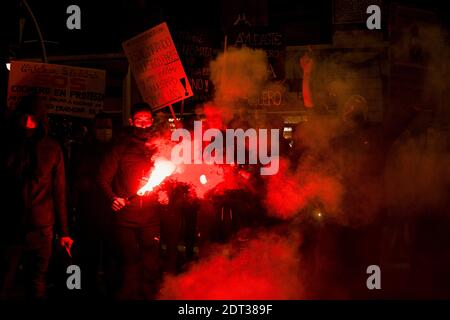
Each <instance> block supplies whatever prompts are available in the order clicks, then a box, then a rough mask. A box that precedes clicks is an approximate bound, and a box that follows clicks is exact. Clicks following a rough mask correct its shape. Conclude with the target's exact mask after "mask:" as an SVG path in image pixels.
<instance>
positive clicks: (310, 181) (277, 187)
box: [265, 159, 343, 219]
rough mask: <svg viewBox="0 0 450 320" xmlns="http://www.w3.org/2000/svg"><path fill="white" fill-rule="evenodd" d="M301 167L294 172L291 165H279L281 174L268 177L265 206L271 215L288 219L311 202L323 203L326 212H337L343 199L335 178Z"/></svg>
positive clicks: (282, 162) (282, 160) (281, 163)
mask: <svg viewBox="0 0 450 320" xmlns="http://www.w3.org/2000/svg"><path fill="white" fill-rule="evenodd" d="M311 170H312V169H311V168H304V167H300V168H299V169H297V170H296V172H295V171H292V170H291V169H290V168H289V162H288V161H287V160H285V159H281V161H280V170H279V172H278V174H276V175H273V176H268V177H267V195H266V198H265V205H266V207H267V209H268V211H269V214H271V215H274V216H276V217H279V218H283V219H289V218H291V217H293V216H294V215H296V214H297V213H299V211H301V210H302V209H303V208H305V207H306V206H307V205H308V204H309V203H310V202H311V201H320V202H321V203H322V204H323V205H324V207H325V209H326V210H327V212H331V213H334V212H337V211H338V209H339V205H340V200H341V196H342V191H343V190H342V186H341V184H340V183H339V181H338V180H337V179H336V178H335V177H332V176H327V175H325V174H324V173H321V172H314V171H311Z"/></svg>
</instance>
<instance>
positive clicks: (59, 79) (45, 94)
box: [8, 61, 105, 118]
mask: <svg viewBox="0 0 450 320" xmlns="http://www.w3.org/2000/svg"><path fill="white" fill-rule="evenodd" d="M32 93H36V94H38V95H39V96H40V98H41V101H42V102H43V103H45V104H46V106H47V108H48V111H49V112H50V113H54V114H64V115H71V116H78V117H85V118H93V117H94V116H95V114H96V113H98V112H99V111H100V110H102V108H103V99H104V96H105V71H103V70H96V69H89V68H79V67H68V66H62V65H56V64H47V63H36V62H26V61H13V62H12V63H11V72H10V73H9V81H8V107H10V108H14V107H15V106H16V105H17V103H18V102H19V101H20V99H21V98H22V97H23V96H25V95H29V94H32Z"/></svg>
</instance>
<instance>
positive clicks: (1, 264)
mask: <svg viewBox="0 0 450 320" xmlns="http://www.w3.org/2000/svg"><path fill="white" fill-rule="evenodd" d="M52 242H53V228H52V227H46V228H40V229H37V230H33V231H30V232H27V233H26V235H25V241H24V243H21V244H7V243H3V244H1V247H0V298H1V299H12V298H15V297H16V294H17V293H18V294H19V296H20V290H18V288H17V286H16V284H17V271H18V269H19V266H20V264H21V263H22V262H23V265H24V271H25V273H24V274H25V294H26V296H28V297H31V298H37V299H42V298H45V297H46V287H47V286H46V276H47V271H48V265H49V261H50V257H51V255H52Z"/></svg>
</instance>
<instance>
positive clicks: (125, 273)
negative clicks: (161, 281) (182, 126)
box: [98, 103, 160, 300]
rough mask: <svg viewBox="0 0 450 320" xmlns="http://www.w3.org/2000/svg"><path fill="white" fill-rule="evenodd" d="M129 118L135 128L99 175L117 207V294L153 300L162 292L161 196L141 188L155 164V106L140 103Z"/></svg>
mask: <svg viewBox="0 0 450 320" xmlns="http://www.w3.org/2000/svg"><path fill="white" fill-rule="evenodd" d="M129 122H130V126H131V128H130V129H131V131H130V132H129V133H128V134H127V135H125V136H124V137H122V138H121V139H120V141H119V142H118V143H117V144H116V145H115V146H113V147H112V149H111V151H110V152H109V153H107V154H106V156H105V158H104V160H103V162H102V165H101V167H100V172H99V175H98V180H99V184H100V187H101V189H102V190H103V192H104V193H105V195H106V196H107V197H108V199H109V201H110V203H111V209H112V210H113V211H114V216H113V228H114V231H115V232H114V233H115V238H116V239H115V240H116V246H117V249H118V252H119V255H120V267H121V279H120V280H121V283H120V284H119V290H118V292H117V295H116V297H117V298H118V299H127V300H128V299H150V298H153V297H154V295H155V293H156V289H157V281H158V278H159V233H160V214H159V208H158V195H157V193H156V192H149V193H147V194H145V195H143V196H136V193H137V192H138V190H140V188H141V187H142V186H144V185H145V184H146V182H147V181H146V179H147V178H148V177H149V174H150V172H151V171H152V169H153V167H154V163H153V160H154V159H152V158H153V156H154V154H155V152H156V148H155V146H154V145H153V144H152V143H151V140H150V138H151V136H152V133H153V130H152V129H153V128H152V124H153V113H152V109H151V107H150V106H149V105H148V104H146V103H138V104H135V105H134V106H133V107H132V109H131V118H130V119H129Z"/></svg>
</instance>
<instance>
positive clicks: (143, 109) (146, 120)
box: [129, 102, 154, 139]
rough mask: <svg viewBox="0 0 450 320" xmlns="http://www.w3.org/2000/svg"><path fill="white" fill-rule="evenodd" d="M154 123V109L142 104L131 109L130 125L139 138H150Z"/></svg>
mask: <svg viewBox="0 0 450 320" xmlns="http://www.w3.org/2000/svg"><path fill="white" fill-rule="evenodd" d="M153 121H154V119H153V112H152V108H151V107H150V106H149V105H148V104H147V103H145V102H140V103H136V104H135V105H133V106H132V107H131V117H130V119H129V123H130V126H131V127H133V131H134V134H135V135H136V136H137V137H138V138H141V139H147V138H149V136H150V129H151V126H152V124H153Z"/></svg>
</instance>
